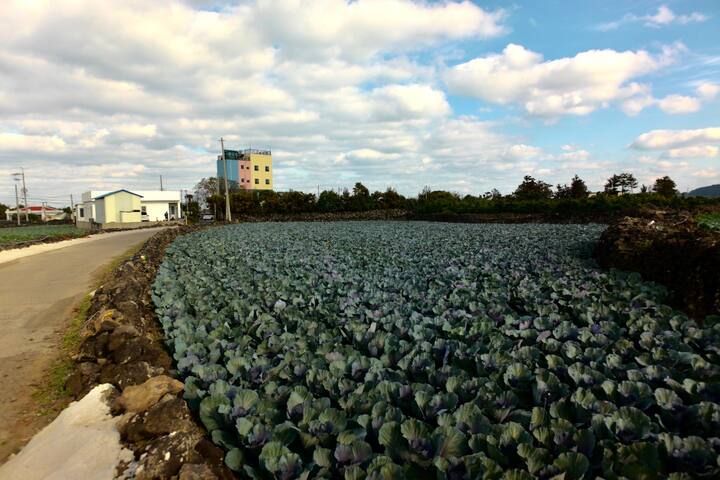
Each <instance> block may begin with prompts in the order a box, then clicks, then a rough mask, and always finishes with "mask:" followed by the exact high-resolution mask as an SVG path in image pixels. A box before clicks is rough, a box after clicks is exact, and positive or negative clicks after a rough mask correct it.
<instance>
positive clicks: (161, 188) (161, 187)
mask: <svg viewBox="0 0 720 480" xmlns="http://www.w3.org/2000/svg"><path fill="white" fill-rule="evenodd" d="M162 190H163V184H162V175H160V191H161V192H162Z"/></svg>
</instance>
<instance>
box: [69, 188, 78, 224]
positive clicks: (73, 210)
mask: <svg viewBox="0 0 720 480" xmlns="http://www.w3.org/2000/svg"><path fill="white" fill-rule="evenodd" d="M70 220H72V222H73V224H74V225H77V222H76V221H75V202H73V196H72V193H71V194H70Z"/></svg>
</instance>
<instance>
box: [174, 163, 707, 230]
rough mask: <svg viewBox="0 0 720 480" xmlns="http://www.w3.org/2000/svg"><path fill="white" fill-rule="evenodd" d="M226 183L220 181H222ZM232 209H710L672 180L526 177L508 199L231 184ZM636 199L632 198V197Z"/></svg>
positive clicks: (218, 207)
mask: <svg viewBox="0 0 720 480" xmlns="http://www.w3.org/2000/svg"><path fill="white" fill-rule="evenodd" d="M220 180H222V179H220ZM228 191H229V199H230V209H231V211H232V213H233V214H234V215H261V214H297V213H311V212H319V213H340V212H364V211H370V210H385V209H403V210H407V211H409V212H411V213H419V214H428V213H502V212H514V213H553V212H554V213H613V212H621V211H627V210H633V209H637V208H639V206H641V205H644V204H654V205H656V206H660V207H662V206H671V207H687V206H692V205H695V204H699V203H706V202H708V201H712V200H707V199H698V198H685V197H681V196H679V192H678V190H677V185H676V184H675V182H674V181H673V180H672V179H671V178H670V177H668V176H665V177H662V178H658V179H657V180H656V181H655V183H654V184H653V185H651V186H645V185H642V186H641V187H640V188H639V189H638V182H637V180H636V179H635V177H634V176H633V175H632V174H631V173H620V174H616V175H612V176H611V177H610V178H608V180H607V182H606V184H605V188H604V190H603V191H602V192H598V193H592V192H590V191H589V189H588V188H587V184H586V183H585V181H584V180H582V179H581V178H580V177H579V176H577V175H575V176H574V177H573V178H572V179H571V180H570V183H569V184H558V185H556V186H555V187H554V188H553V187H552V185H550V184H549V183H546V182H544V181H542V180H537V179H535V178H534V177H532V176H530V175H526V176H525V177H524V178H523V181H522V182H521V183H520V184H519V185H518V186H517V188H516V189H515V190H514V191H513V193H512V194H510V195H502V194H501V193H500V192H499V191H498V190H496V189H493V190H491V191H488V192H485V193H484V194H482V195H477V196H474V195H460V194H457V193H453V192H447V191H443V190H431V189H429V188H427V187H426V188H425V189H423V190H422V191H421V192H420V193H419V194H418V196H417V197H415V198H413V197H405V196H403V195H401V194H399V193H398V192H397V191H395V190H394V189H392V188H388V189H386V190H385V191H375V192H370V190H369V189H368V188H367V187H366V186H365V185H363V184H362V183H360V182H358V183H356V184H355V186H354V187H353V188H352V189H344V190H343V191H341V192H340V193H338V192H335V191H333V190H325V191H323V192H321V193H320V195H319V196H317V195H315V194H313V193H304V192H298V191H290V192H275V191H272V190H245V189H242V188H240V186H239V185H238V184H237V182H232V181H229V182H228ZM628 194H633V195H628ZM186 200H187V204H186V209H187V211H188V213H189V216H190V217H191V218H193V217H197V216H199V213H200V210H201V205H202V206H203V208H206V209H207V210H209V211H210V212H211V213H214V214H216V217H217V218H218V219H222V218H223V212H224V211H225V187H224V182H222V181H218V178H215V177H210V178H203V179H202V180H201V181H200V182H199V183H198V184H197V185H196V187H195V195H194V196H192V195H189V196H188V198H187V199H186Z"/></svg>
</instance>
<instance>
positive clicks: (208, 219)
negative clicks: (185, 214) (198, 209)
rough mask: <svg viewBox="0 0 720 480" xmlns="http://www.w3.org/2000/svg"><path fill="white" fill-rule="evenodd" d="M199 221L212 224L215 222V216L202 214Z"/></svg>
mask: <svg viewBox="0 0 720 480" xmlns="http://www.w3.org/2000/svg"><path fill="white" fill-rule="evenodd" d="M200 220H201V221H202V222H203V223H212V222H214V221H215V215H213V214H212V213H203V214H202V216H201V217H200Z"/></svg>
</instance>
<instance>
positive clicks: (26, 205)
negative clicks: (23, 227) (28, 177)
mask: <svg viewBox="0 0 720 480" xmlns="http://www.w3.org/2000/svg"><path fill="white" fill-rule="evenodd" d="M20 174H21V175H22V180H23V188H22V193H23V199H24V201H25V221H26V222H30V217H29V216H28V203H27V188H25V169H24V168H23V167H20ZM18 214H19V212H18Z"/></svg>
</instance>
